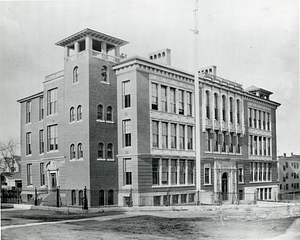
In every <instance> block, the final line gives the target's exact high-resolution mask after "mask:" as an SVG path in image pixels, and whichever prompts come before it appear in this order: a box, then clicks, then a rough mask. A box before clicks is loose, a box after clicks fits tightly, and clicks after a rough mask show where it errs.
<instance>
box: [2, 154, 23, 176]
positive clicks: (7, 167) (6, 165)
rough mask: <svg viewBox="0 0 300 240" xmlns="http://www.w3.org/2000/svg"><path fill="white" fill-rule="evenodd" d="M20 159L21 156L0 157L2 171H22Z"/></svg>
mask: <svg viewBox="0 0 300 240" xmlns="http://www.w3.org/2000/svg"><path fill="white" fill-rule="evenodd" d="M20 161H21V157H20V156H14V159H12V158H8V157H6V158H2V159H0V168H1V172H12V173H13V172H20V170H21V166H20Z"/></svg>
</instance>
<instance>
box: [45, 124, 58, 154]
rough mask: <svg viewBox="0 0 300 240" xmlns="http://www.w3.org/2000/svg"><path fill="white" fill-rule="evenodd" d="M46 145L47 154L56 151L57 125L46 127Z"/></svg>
mask: <svg viewBox="0 0 300 240" xmlns="http://www.w3.org/2000/svg"><path fill="white" fill-rule="evenodd" d="M47 143H48V144H47V149H48V152H49V151H55V150H57V149H58V132H57V125H52V126H48V127H47Z"/></svg>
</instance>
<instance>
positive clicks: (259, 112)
mask: <svg viewBox="0 0 300 240" xmlns="http://www.w3.org/2000/svg"><path fill="white" fill-rule="evenodd" d="M258 128H259V129H261V111H260V110H258Z"/></svg>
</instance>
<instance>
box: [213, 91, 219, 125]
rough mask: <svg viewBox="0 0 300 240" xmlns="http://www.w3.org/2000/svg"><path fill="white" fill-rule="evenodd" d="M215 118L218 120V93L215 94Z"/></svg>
mask: <svg viewBox="0 0 300 240" xmlns="http://www.w3.org/2000/svg"><path fill="white" fill-rule="evenodd" d="M214 104H215V119H216V120H218V94H216V93H215V94H214Z"/></svg>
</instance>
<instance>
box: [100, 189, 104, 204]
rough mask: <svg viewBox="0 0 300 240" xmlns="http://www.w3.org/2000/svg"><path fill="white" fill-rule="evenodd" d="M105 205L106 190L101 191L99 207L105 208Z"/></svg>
mask: <svg viewBox="0 0 300 240" xmlns="http://www.w3.org/2000/svg"><path fill="white" fill-rule="evenodd" d="M103 205H104V190H102V189H101V190H100V191H99V206H103Z"/></svg>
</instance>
